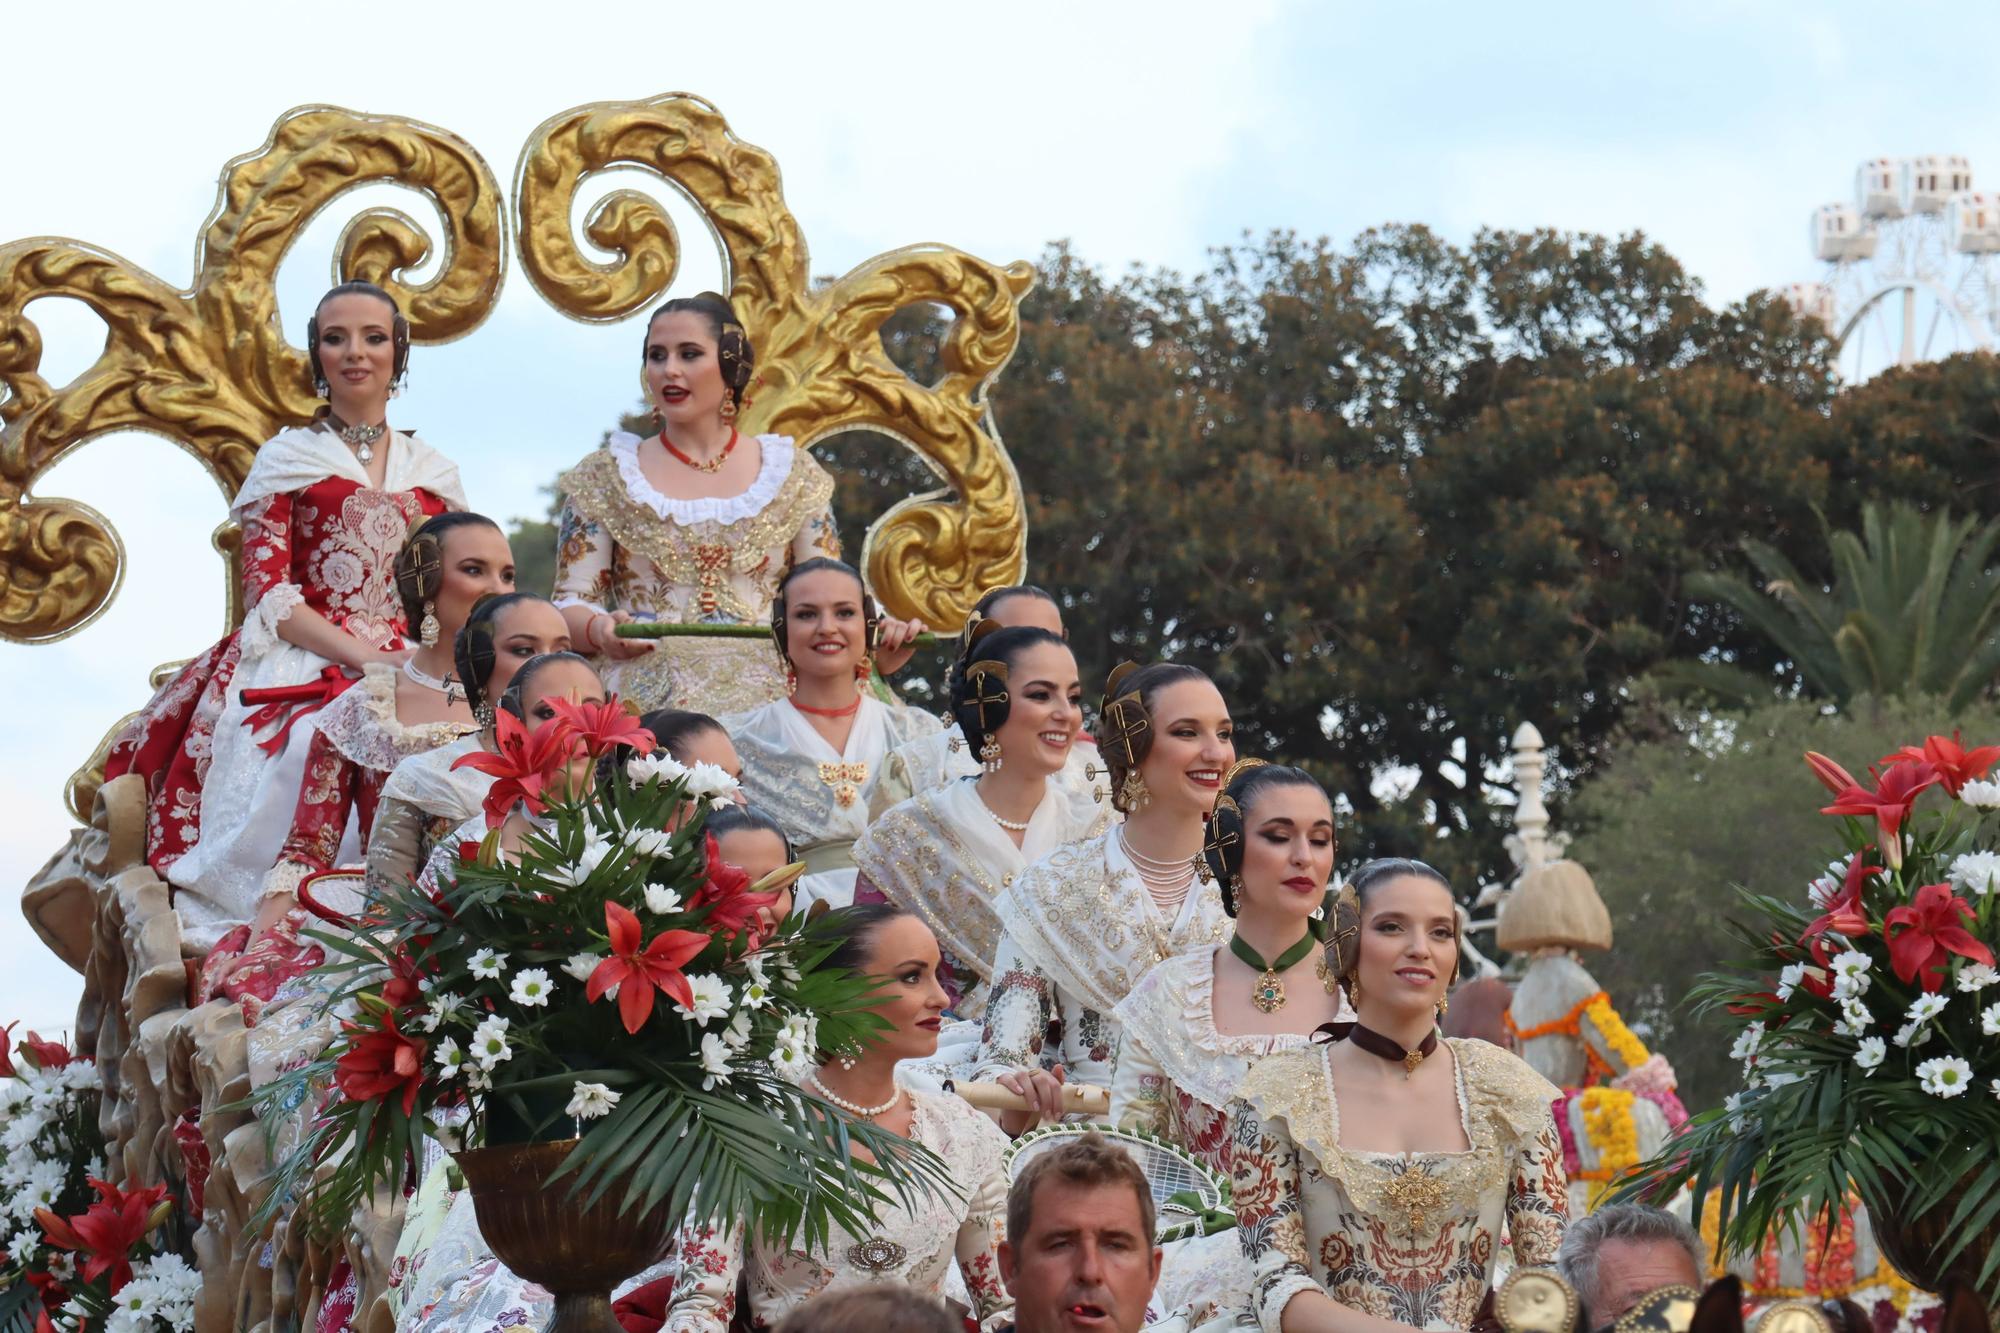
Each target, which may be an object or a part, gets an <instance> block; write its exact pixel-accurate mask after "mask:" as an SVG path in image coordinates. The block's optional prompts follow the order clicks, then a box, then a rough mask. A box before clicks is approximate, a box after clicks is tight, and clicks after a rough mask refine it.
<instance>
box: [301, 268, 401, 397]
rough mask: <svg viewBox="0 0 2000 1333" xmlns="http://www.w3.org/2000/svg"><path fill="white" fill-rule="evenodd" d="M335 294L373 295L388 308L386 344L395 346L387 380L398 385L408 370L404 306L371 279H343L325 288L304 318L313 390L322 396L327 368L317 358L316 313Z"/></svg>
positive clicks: (322, 308) (323, 394) (317, 315)
mask: <svg viewBox="0 0 2000 1333" xmlns="http://www.w3.org/2000/svg"><path fill="white" fill-rule="evenodd" d="M336 296H372V297H374V298H375V299H376V300H378V301H381V302H384V303H385V304H387V305H388V307H389V343H390V346H391V347H392V348H393V349H394V353H395V360H394V362H393V364H392V367H391V369H390V372H389V379H390V382H391V383H392V384H394V385H395V386H396V387H397V388H401V387H402V385H403V382H404V380H405V379H406V378H407V377H408V375H409V373H410V321H409V320H407V319H405V318H403V307H401V306H399V305H397V304H396V298H395V297H393V296H391V295H389V293H388V292H386V291H384V290H383V289H382V288H380V287H378V286H376V285H375V284H374V283H372V282H362V281H360V280H359V279H356V280H355V281H352V282H343V283H340V284H338V285H337V286H335V287H333V288H331V289H329V290H328V292H327V294H326V295H325V296H322V297H320V298H319V304H318V305H316V306H314V307H313V312H312V314H311V315H310V316H309V317H308V318H307V319H306V360H307V361H308V362H310V363H311V364H312V378H313V385H312V387H313V393H314V394H315V395H317V396H318V397H321V398H324V397H326V394H327V382H326V368H325V367H324V366H322V365H321V364H320V360H319V312H320V311H322V310H324V309H326V303H327V302H328V301H331V300H333V298H334V297H336Z"/></svg>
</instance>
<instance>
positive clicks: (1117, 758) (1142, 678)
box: [1092, 662, 1208, 815]
mask: <svg viewBox="0 0 2000 1333" xmlns="http://www.w3.org/2000/svg"><path fill="white" fill-rule="evenodd" d="M1207 679H1208V673H1206V672H1204V671H1202V670H1201V669H1200V668H1198V667H1191V666H1187V665H1185V664H1184V663H1180V662H1154V663H1152V664H1151V665H1150V666H1143V667H1142V666H1140V665H1139V664H1138V663H1136V662H1120V663H1119V664H1118V665H1117V666H1115V667H1113V668H1111V674H1110V675H1109V676H1107V677H1106V678H1105V681H1104V706H1103V707H1102V708H1100V709H1099V710H1098V713H1097V753H1098V756H1099V757H1100V758H1101V759H1103V761H1104V771H1105V773H1106V774H1107V775H1108V776H1109V777H1110V779H1111V805H1112V808H1113V809H1115V810H1117V811H1118V813H1120V814H1122V815H1129V814H1131V813H1132V811H1133V810H1135V809H1137V808H1138V807H1139V806H1140V805H1143V804H1144V803H1145V801H1146V784H1145V783H1144V782H1143V781H1141V780H1140V778H1139V766H1140V765H1141V764H1143V763H1145V762H1146V756H1147V754H1148V753H1150V752H1151V751H1152V748H1153V708H1154V705H1155V703H1156V702H1157V700H1158V699H1159V696H1160V691H1161V690H1163V689H1165V688H1166V687H1167V686H1169V685H1179V684H1181V683H1182V682H1183V681H1190V680H1204V681H1205V680H1207ZM1092 775H1093V776H1095V772H1094V770H1092Z"/></svg>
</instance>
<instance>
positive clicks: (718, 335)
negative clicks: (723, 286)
mask: <svg viewBox="0 0 2000 1333" xmlns="http://www.w3.org/2000/svg"><path fill="white" fill-rule="evenodd" d="M682 314H686V315H700V316H701V317H702V318H704V319H706V320H707V321H708V331H709V333H710V334H711V335H713V336H714V338H715V363H716V367H717V368H718V369H719V370H721V372H722V387H723V388H725V389H727V390H728V391H729V403H730V415H732V416H733V415H735V411H736V409H738V408H741V407H742V406H743V391H744V390H745V389H748V388H749V387H750V381H751V380H753V379H755V378H756V377H757V351H756V349H755V348H754V347H752V346H751V345H750V336H749V335H748V334H746V333H745V332H744V331H743V321H742V320H740V319H738V318H737V317H736V311H735V309H734V307H732V306H731V305H730V304H729V299H728V298H727V297H725V296H723V295H721V294H720V293H717V292H702V293H700V294H698V295H695V296H680V297H676V298H674V299H673V300H671V301H668V302H666V303H665V304H663V305H661V306H660V307H659V308H658V309H656V310H654V311H653V313H652V314H650V315H648V316H647V317H646V341H645V343H644V344H643V345H642V346H641V347H640V349H639V359H640V361H641V362H642V363H643V362H644V361H645V359H646V357H647V356H648V355H650V352H651V348H652V345H653V338H652V328H653V321H654V320H656V319H658V318H659V317H660V316H661V315H682Z"/></svg>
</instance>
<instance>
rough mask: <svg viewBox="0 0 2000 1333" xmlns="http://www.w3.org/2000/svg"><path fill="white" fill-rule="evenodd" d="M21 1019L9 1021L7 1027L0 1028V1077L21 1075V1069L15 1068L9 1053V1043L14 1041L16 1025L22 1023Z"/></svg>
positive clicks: (17, 1076)
mask: <svg viewBox="0 0 2000 1333" xmlns="http://www.w3.org/2000/svg"><path fill="white" fill-rule="evenodd" d="M20 1021H21V1020H20V1019H18V1018H17V1019H15V1020H14V1021H13V1022H12V1023H9V1024H8V1025H7V1026H6V1027H4V1028H0V1078H19V1077H20V1073H19V1071H18V1070H16V1069H15V1068H14V1062H13V1060H12V1059H10V1058H9V1057H8V1055H7V1046H8V1043H9V1042H10V1041H12V1039H13V1032H14V1028H15V1027H16V1025H18V1024H19V1023H20Z"/></svg>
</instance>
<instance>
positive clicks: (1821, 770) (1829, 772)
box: [1806, 750, 1861, 796]
mask: <svg viewBox="0 0 2000 1333" xmlns="http://www.w3.org/2000/svg"><path fill="white" fill-rule="evenodd" d="M1806 767H1807V768H1810V769H1811V770H1812V773H1813V776H1814V777H1816V778H1818V779H1819V780H1820V783H1821V784H1822V785H1823V786H1825V788H1826V789H1827V790H1828V791H1830V792H1832V793H1833V794H1834V795H1835V796H1838V795H1840V794H1841V793H1842V792H1844V791H1846V790H1847V789H1848V788H1849V787H1858V786H1860V785H1861V784H1860V783H1858V782H1856V781H1855V780H1854V775H1853V774H1852V773H1849V772H1848V771H1847V770H1846V769H1844V768H1842V767H1841V766H1840V765H1839V764H1836V763H1834V762H1833V760H1831V759H1828V758H1827V757H1826V756H1825V755H1823V754H1821V753H1820V752H1819V751H1818V750H1807V751H1806Z"/></svg>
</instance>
